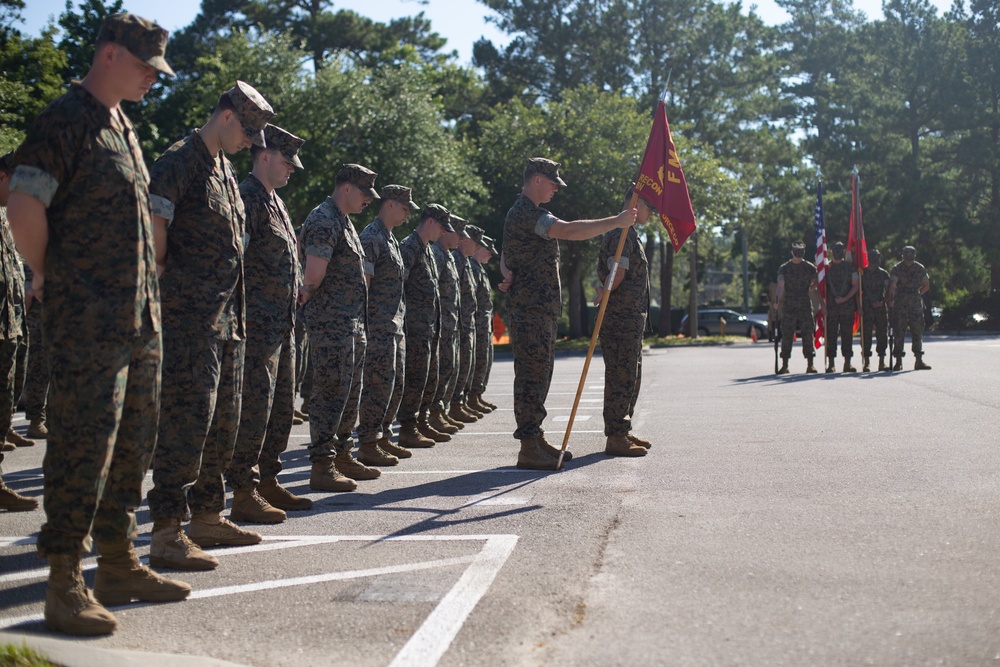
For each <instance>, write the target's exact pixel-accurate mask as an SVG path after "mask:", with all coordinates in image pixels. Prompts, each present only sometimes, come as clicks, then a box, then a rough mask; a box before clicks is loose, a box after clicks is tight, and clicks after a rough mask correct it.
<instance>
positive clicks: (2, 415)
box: [0, 340, 17, 475]
mask: <svg viewBox="0 0 1000 667" xmlns="http://www.w3.org/2000/svg"><path fill="white" fill-rule="evenodd" d="M16 365H17V341H14V340H0V383H2V385H0V429H3V432H4V433H7V431H8V430H10V423H11V421H12V420H13V418H14V367H15V366H16ZM2 474H3V450H2V448H0V475H2Z"/></svg>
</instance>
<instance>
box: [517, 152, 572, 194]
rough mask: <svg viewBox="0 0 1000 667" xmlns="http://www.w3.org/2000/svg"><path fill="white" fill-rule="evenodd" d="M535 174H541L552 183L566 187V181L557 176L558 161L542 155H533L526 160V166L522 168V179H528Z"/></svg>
mask: <svg viewBox="0 0 1000 667" xmlns="http://www.w3.org/2000/svg"><path fill="white" fill-rule="evenodd" d="M535 174H541V175H542V176H544V177H545V178H547V179H549V180H550V181H552V182H553V183H556V184H558V185H561V186H562V187H566V181H564V180H563V179H561V178H560V177H559V163H558V162H553V161H552V160H547V159H545V158H543V157H533V158H531V159H530V160H528V166H526V167H525V168H524V180H528V178H530V177H531V176H534V175H535Z"/></svg>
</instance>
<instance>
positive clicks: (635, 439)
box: [625, 433, 653, 449]
mask: <svg viewBox="0 0 1000 667" xmlns="http://www.w3.org/2000/svg"><path fill="white" fill-rule="evenodd" d="M625 437H626V438H628V441H629V442H631V443H632V444H633V445H639V446H640V447H642V448H643V449H649V448H650V447H652V446H653V443H651V442H650V441H649V440H643V439H642V438H640V437H638V436H635V435H632V434H631V433H626V434H625Z"/></svg>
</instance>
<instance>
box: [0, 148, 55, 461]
mask: <svg viewBox="0 0 1000 667" xmlns="http://www.w3.org/2000/svg"><path fill="white" fill-rule="evenodd" d="M4 158H5V167H4V169H7V171H6V172H3V171H2V170H0V173H3V174H4V178H5V180H4V182H3V188H4V189H5V193H4V197H3V202H4V205H6V199H7V194H6V191H8V190H9V186H10V177H11V176H13V164H14V162H13V154H12V153H8V154H7V155H5V156H4ZM5 220H6V218H5ZM7 236H8V240H9V241H10V246H9V247H10V248H11V251H12V252H13V253H14V257H15V258H16V261H17V266H16V268H12V269H10V270H7V271H5V280H7V281H8V282H9V283H10V287H11V289H13V290H14V292H15V293H16V294H19V295H20V298H17V299H14V300H12V301H11V302H10V304H9V306H8V308H9V310H10V312H9V314H8V316H9V317H13V318H15V319H16V320H17V321H18V322H19V323H20V324H19V325H18V327H19V328H20V329H21V333H20V334H19V335H18V336H17V337H16V338H14V339H12V342H13V345H14V366H13V368H12V369H11V373H12V376H11V377H12V382H13V385H12V386H11V389H10V391H9V392H7V393H8V394H10V401H11V410H12V411H14V410H17V406H18V404H19V403H20V401H21V397H22V395H23V393H24V383H25V377H26V375H27V364H28V331H27V327H26V326H25V324H26V314H25V311H24V305H25V298H24V293H25V289H24V286H25V273H24V270H23V269H22V268H21V264H22V261H21V259H20V256H19V255H18V254H17V250H16V249H15V248H14V237H13V236H11V235H10V229H9V227H8V229H7ZM0 354H2V352H0ZM43 366H44V364H43ZM0 373H2V368H0ZM0 377H6V376H0ZM0 400H3V399H0ZM12 415H13V412H12ZM0 435H2V437H0V444H2V445H3V446H2V447H0V449H3V450H6V451H11V450H14V449H16V448H18V447H32V446H34V444H35V443H34V441H33V440H30V439H29V438H25V437H24V436H23V435H21V434H20V433H18V432H17V431H15V430H14V427H13V426H12V425H11V424H9V423H8V424H7V428H6V429H3V430H0Z"/></svg>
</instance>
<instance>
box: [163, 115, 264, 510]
mask: <svg viewBox="0 0 1000 667" xmlns="http://www.w3.org/2000/svg"><path fill="white" fill-rule="evenodd" d="M217 160H218V162H217ZM150 194H151V199H152V205H153V213H154V214H155V215H158V216H160V217H162V218H165V219H166V220H167V224H168V225H169V227H168V231H167V262H166V269H165V271H164V272H163V274H162V275H161V276H160V286H161V289H162V292H163V349H164V356H163V359H164V363H163V409H162V412H161V415H162V416H161V419H160V428H159V438H158V443H159V444H158V448H157V452H156V458H155V459H154V461H153V485H154V486H153V489H152V490H151V491H150V492H149V509H150V513H151V514H152V516H153V519H154V521H156V520H170V519H181V520H184V519H187V518H190V516H191V515H192V514H202V513H218V512H221V511H222V510H223V509H225V506H226V492H225V485H224V482H223V474H224V473H225V471H226V469H227V468H228V467H229V463H230V460H231V458H232V455H233V447H234V445H235V444H236V434H237V430H238V429H239V423H240V405H241V397H242V391H243V362H244V353H245V344H246V304H245V297H244V282H243V280H244V278H243V271H244V264H243V261H244V260H243V244H244V238H243V234H244V229H245V227H246V211H245V209H244V207H243V199H242V198H241V197H240V192H239V186H238V185H237V182H236V173H235V171H234V170H233V165H232V164H231V163H230V162H229V160H228V159H226V157H225V155H223V154H222V152H221V151H220V153H219V155H218V156H215V155H212V154H211V153H210V152H209V151H208V147H207V146H206V145H205V142H204V140H202V138H201V135H200V134H199V132H198V131H195V132H194V133H193V134H191V135H189V136H188V137H187V138H185V139H182V140H181V141H178V142H177V143H175V144H174V145H173V146H171V147H170V148H169V149H167V151H166V152H165V153H163V155H161V156H160V158H159V159H158V160H157V161H156V162H155V163H154V164H153V168H152V182H151V184H150Z"/></svg>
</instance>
